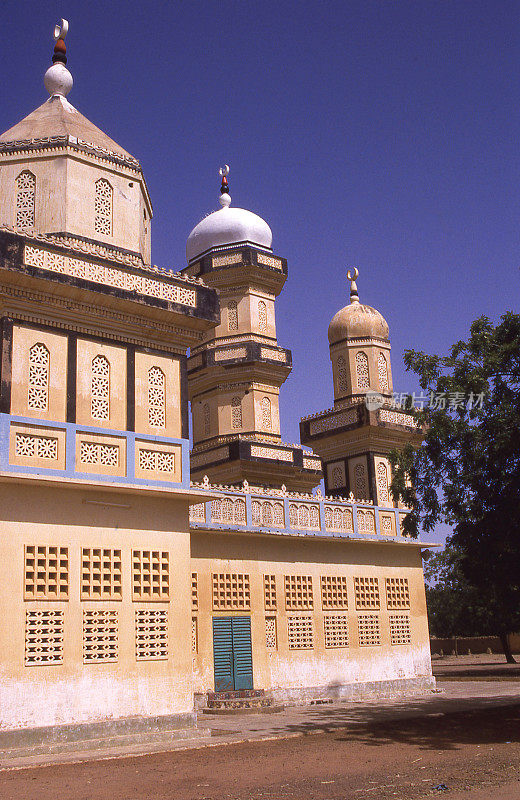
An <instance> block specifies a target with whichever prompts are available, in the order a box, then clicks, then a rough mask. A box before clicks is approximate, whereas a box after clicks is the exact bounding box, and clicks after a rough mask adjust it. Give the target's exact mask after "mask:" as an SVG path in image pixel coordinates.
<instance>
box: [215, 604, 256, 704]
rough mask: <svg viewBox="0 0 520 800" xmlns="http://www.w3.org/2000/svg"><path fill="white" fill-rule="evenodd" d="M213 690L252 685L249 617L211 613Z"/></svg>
mask: <svg viewBox="0 0 520 800" xmlns="http://www.w3.org/2000/svg"><path fill="white" fill-rule="evenodd" d="M213 660H214V668H215V691H216V692H232V691H237V690H240V689H252V688H253V657H252V652H251V617H213Z"/></svg>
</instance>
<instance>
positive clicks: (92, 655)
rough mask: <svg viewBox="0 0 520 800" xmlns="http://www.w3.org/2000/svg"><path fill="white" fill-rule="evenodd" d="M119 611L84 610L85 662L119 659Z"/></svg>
mask: <svg viewBox="0 0 520 800" xmlns="http://www.w3.org/2000/svg"><path fill="white" fill-rule="evenodd" d="M118 649H119V636H118V625H117V611H87V610H85V611H83V663H84V664H93V663H97V662H100V661H117V657H118Z"/></svg>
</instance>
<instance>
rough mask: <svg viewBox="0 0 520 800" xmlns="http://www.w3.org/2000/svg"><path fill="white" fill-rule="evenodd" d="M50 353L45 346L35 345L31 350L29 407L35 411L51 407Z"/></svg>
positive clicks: (39, 343)
mask: <svg viewBox="0 0 520 800" xmlns="http://www.w3.org/2000/svg"><path fill="white" fill-rule="evenodd" d="M49 368H50V353H49V351H48V350H47V348H46V347H45V345H44V344H42V343H41V342H38V343H37V344H33V346H32V347H31V349H30V350H29V386H28V400H27V406H28V408H30V409H31V410H34V411H47V409H48V407H49Z"/></svg>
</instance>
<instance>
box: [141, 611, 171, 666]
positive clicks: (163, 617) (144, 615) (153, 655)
mask: <svg viewBox="0 0 520 800" xmlns="http://www.w3.org/2000/svg"><path fill="white" fill-rule="evenodd" d="M135 657H136V659H137V661H161V660H164V659H165V658H168V612H167V611H155V610H154V611H150V610H137V609H136V611H135Z"/></svg>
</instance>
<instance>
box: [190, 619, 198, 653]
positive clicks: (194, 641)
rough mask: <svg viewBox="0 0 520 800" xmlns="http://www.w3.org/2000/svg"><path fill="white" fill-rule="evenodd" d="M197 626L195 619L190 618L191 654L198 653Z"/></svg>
mask: <svg viewBox="0 0 520 800" xmlns="http://www.w3.org/2000/svg"><path fill="white" fill-rule="evenodd" d="M198 628H199V625H198V620H197V617H192V618H191V652H192V653H198V652H199V630H198Z"/></svg>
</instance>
